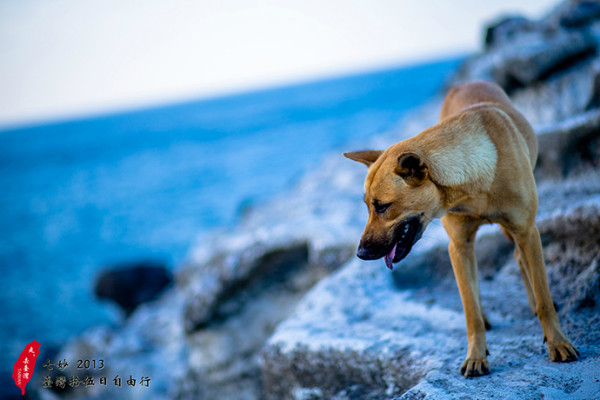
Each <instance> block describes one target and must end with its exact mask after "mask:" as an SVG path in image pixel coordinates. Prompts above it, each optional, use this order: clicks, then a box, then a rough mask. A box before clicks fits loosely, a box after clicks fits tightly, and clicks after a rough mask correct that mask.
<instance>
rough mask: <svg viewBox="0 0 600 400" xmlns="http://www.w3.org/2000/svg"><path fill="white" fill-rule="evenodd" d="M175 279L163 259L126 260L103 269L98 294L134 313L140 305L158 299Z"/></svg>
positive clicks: (97, 289)
mask: <svg viewBox="0 0 600 400" xmlns="http://www.w3.org/2000/svg"><path fill="white" fill-rule="evenodd" d="M172 281H173V277H172V274H171V271H170V270H169V269H168V268H167V267H166V266H164V265H163V264H162V263H160V262H156V261H139V262H130V263H122V264H119V265H116V266H114V267H110V268H109V269H106V270H104V271H102V272H101V274H100V276H99V277H98V279H97V280H96V284H95V285H94V293H95V294H96V296H98V297H99V298H102V299H109V300H113V301H114V302H115V303H117V304H118V305H119V306H120V307H121V308H122V309H123V310H124V311H125V314H126V315H130V314H131V313H132V312H133V311H134V310H135V309H136V308H137V306H139V305H140V304H142V303H146V302H149V301H152V300H155V299H156V298H157V297H158V296H159V295H160V294H161V293H162V292H163V291H164V290H165V289H166V288H167V287H168V286H169V285H170V284H171V283H172Z"/></svg>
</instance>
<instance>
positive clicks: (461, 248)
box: [442, 214, 490, 377]
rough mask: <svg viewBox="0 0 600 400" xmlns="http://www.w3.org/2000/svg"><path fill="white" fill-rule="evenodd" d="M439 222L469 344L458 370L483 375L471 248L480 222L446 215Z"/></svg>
mask: <svg viewBox="0 0 600 400" xmlns="http://www.w3.org/2000/svg"><path fill="white" fill-rule="evenodd" d="M442 223H443V225H444V228H445V229H446V232H448V236H449V237H450V246H449V248H448V252H449V253H450V260H451V262H452V269H453V270H454V276H455V277H456V283H457V285H458V290H459V292H460V298H461V300H462V304H463V309H464V311H465V319H466V322H467V339H468V341H469V347H468V350H467V358H466V359H465V361H464V362H463V364H462V367H461V368H460V373H461V374H463V375H464V376H467V377H469V376H480V375H487V374H489V372H490V367H489V364H488V361H487V355H488V350H487V344H486V339H485V321H484V317H483V310H482V309H481V302H480V296H479V281H478V279H477V260H476V258H475V247H474V242H475V234H476V233H477V228H478V227H479V224H480V222H479V220H477V219H474V218H469V217H463V216H459V215H454V214H447V215H445V216H444V217H443V218H442Z"/></svg>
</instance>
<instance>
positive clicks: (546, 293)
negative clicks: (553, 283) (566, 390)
mask: <svg viewBox="0 0 600 400" xmlns="http://www.w3.org/2000/svg"><path fill="white" fill-rule="evenodd" d="M511 235H512V237H513V238H514V239H515V243H516V245H517V248H518V249H519V254H520V258H521V260H522V262H523V265H524V267H525V270H526V273H527V274H526V275H527V276H528V277H529V279H530V283H531V286H532V289H533V292H534V295H535V300H536V311H537V316H538V318H539V320H540V324H541V325H542V330H543V331H544V340H545V341H546V346H547V347H548V353H549V355H550V359H551V360H552V361H562V362H568V361H573V360H576V359H577V356H578V355H579V352H578V351H577V349H576V348H575V347H574V346H573V344H571V342H570V341H569V340H568V339H567V337H566V336H565V334H564V333H563V331H562V329H561V327H560V323H559V322H558V315H557V314H556V309H555V307H554V303H553V302H552V297H551V296H550V288H549V287H548V278H547V276H546V267H545V265H544V258H543V254H542V242H541V240H540V233H539V232H538V230H537V228H536V226H535V225H534V224H532V225H531V226H530V227H528V228H526V229H523V230H520V231H518V232H512V231H511Z"/></svg>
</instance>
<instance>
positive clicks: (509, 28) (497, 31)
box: [483, 15, 535, 50]
mask: <svg viewBox="0 0 600 400" xmlns="http://www.w3.org/2000/svg"><path fill="white" fill-rule="evenodd" d="M533 29H535V23H534V22H532V21H530V20H528V19H527V18H525V17H523V16H521V15H513V16H503V17H500V18H499V19H498V20H496V21H494V22H492V23H491V24H489V25H488V26H487V28H486V29H485V35H484V40H483V42H484V45H485V49H486V50H489V49H490V48H492V47H496V46H501V45H502V44H504V43H507V42H510V41H512V40H514V38H515V36H517V35H518V34H522V33H524V32H530V31H532V30H533Z"/></svg>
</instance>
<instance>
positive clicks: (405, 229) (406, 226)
mask: <svg viewBox="0 0 600 400" xmlns="http://www.w3.org/2000/svg"><path fill="white" fill-rule="evenodd" d="M406 232H408V225H404V233H406Z"/></svg>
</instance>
